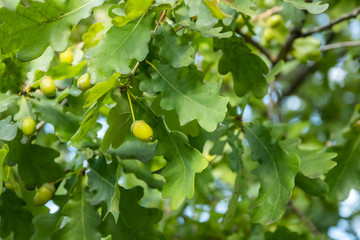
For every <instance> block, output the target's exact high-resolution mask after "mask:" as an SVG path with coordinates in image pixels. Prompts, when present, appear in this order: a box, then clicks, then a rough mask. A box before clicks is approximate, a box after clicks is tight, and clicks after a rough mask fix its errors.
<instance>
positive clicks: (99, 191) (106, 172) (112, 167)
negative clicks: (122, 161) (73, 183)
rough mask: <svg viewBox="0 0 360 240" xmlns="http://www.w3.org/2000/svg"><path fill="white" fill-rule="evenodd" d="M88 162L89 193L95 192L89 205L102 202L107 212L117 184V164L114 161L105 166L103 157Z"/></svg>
mask: <svg viewBox="0 0 360 240" xmlns="http://www.w3.org/2000/svg"><path fill="white" fill-rule="evenodd" d="M88 161H89V168H90V172H89V173H88V177H89V180H88V182H89V191H90V192H92V191H96V193H95V194H94V195H93V197H92V200H91V203H92V204H93V205H96V204H99V203H100V202H102V201H104V202H105V203H106V205H107V210H108V211H110V210H111V198H112V196H113V195H114V192H115V185H116V182H117V178H116V170H117V166H118V163H117V161H116V159H115V160H113V161H112V162H111V163H110V164H107V163H106V159H105V157H100V158H99V159H89V160H88Z"/></svg>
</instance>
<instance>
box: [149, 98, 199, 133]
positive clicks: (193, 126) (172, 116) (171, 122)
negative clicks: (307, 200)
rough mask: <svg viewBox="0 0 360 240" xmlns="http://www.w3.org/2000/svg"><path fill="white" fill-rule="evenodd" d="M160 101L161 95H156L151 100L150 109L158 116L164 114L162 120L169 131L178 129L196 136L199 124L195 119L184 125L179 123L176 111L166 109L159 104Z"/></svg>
mask: <svg viewBox="0 0 360 240" xmlns="http://www.w3.org/2000/svg"><path fill="white" fill-rule="evenodd" d="M160 102H161V95H158V96H157V97H156V98H155V99H154V100H153V101H152V102H151V110H152V111H153V112H154V113H155V114H156V115H159V116H164V120H165V123H166V126H167V127H168V128H169V129H170V130H171V131H179V132H182V133H185V134H190V135H191V136H197V135H198V134H199V129H200V128H199V124H198V123H197V122H196V120H193V121H191V122H189V123H187V124H185V125H184V126H181V125H180V122H179V115H178V114H177V113H176V111H175V110H171V111H166V110H164V109H163V108H161V106H160Z"/></svg>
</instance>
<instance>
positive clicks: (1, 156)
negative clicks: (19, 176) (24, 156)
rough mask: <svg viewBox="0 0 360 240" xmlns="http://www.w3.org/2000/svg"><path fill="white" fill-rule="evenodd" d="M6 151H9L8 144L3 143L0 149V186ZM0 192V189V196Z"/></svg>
mask: <svg viewBox="0 0 360 240" xmlns="http://www.w3.org/2000/svg"><path fill="white" fill-rule="evenodd" d="M8 152H9V146H8V145H7V144H4V146H3V148H2V149H0V186H2V185H3V179H4V177H3V168H4V160H5V157H6V155H7V153H8ZM1 193H2V191H0V196H1Z"/></svg>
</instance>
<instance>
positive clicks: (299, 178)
mask: <svg viewBox="0 0 360 240" xmlns="http://www.w3.org/2000/svg"><path fill="white" fill-rule="evenodd" d="M295 184H296V186H297V187H299V188H301V189H302V190H304V192H306V193H307V194H310V195H312V196H319V195H320V194H322V193H327V192H329V187H328V185H327V184H326V182H325V181H323V180H322V179H320V178H308V177H306V176H304V175H303V174H301V173H298V174H297V175H296V177H295Z"/></svg>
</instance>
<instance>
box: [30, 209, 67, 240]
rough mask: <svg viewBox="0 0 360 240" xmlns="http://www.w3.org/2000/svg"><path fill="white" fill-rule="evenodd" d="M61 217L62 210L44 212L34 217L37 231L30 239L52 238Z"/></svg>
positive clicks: (44, 239)
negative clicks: (51, 212)
mask: <svg viewBox="0 0 360 240" xmlns="http://www.w3.org/2000/svg"><path fill="white" fill-rule="evenodd" d="M60 219H61V212H60V211H58V212H56V213H53V214H50V213H43V214H39V215H37V216H36V217H34V218H33V221H32V222H33V224H34V226H35V232H34V234H33V235H32V236H31V238H30V240H51V234H52V233H53V232H54V231H55V229H56V228H57V224H58V222H59V220H60Z"/></svg>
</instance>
